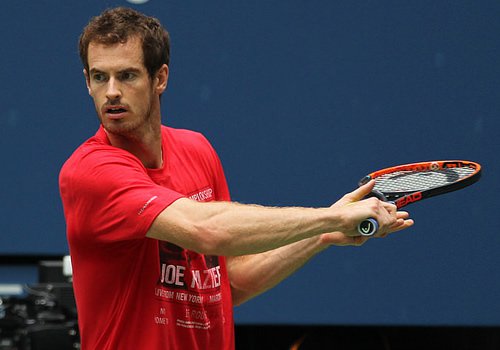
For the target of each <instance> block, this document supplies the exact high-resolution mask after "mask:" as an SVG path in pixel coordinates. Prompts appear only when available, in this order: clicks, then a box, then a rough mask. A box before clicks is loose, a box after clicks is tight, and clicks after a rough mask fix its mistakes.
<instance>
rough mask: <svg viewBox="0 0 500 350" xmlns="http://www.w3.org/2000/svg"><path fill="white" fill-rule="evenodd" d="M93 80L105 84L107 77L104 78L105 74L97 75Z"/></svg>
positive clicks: (93, 76)
mask: <svg viewBox="0 0 500 350" xmlns="http://www.w3.org/2000/svg"><path fill="white" fill-rule="evenodd" d="M92 79H93V80H94V81H97V82H103V81H105V80H106V77H105V76H104V74H100V73H96V74H94V75H92Z"/></svg>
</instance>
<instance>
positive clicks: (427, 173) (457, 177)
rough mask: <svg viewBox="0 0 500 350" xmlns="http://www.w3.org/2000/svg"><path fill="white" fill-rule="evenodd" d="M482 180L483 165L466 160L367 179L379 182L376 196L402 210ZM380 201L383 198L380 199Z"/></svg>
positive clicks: (415, 165) (418, 165) (406, 166)
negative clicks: (412, 204) (415, 203)
mask: <svg viewBox="0 0 500 350" xmlns="http://www.w3.org/2000/svg"><path fill="white" fill-rule="evenodd" d="M480 177H481V165H480V164H479V163H476V162H472V161H466V160H438V161H428V162H419V163H411V164H404V165H398V166H394V167H390V168H385V169H382V170H378V171H375V172H373V173H371V174H368V175H366V176H365V177H363V178H362V179H361V180H360V182H359V184H360V185H363V184H366V183H367V182H369V181H371V180H375V187H374V192H376V193H377V194H382V195H383V198H384V199H385V200H387V201H391V202H394V204H396V206H397V207H398V208H402V207H404V206H406V205H408V204H411V203H414V202H417V201H420V200H422V199H425V198H429V197H433V196H437V195H440V194H444V193H448V192H452V191H456V190H459V189H462V188H464V187H467V186H470V185H472V184H473V183H475V182H477V181H478V180H479V179H480ZM377 197H379V198H380V195H377Z"/></svg>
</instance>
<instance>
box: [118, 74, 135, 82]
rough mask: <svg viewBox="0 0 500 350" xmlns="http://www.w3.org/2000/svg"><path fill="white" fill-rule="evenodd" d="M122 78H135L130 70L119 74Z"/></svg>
mask: <svg viewBox="0 0 500 350" xmlns="http://www.w3.org/2000/svg"><path fill="white" fill-rule="evenodd" d="M121 78H122V80H133V79H134V78H135V74H134V73H131V72H124V73H122V76H121Z"/></svg>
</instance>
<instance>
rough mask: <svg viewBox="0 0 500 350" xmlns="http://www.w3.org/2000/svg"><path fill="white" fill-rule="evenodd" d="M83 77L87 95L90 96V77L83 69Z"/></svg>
mask: <svg viewBox="0 0 500 350" xmlns="http://www.w3.org/2000/svg"><path fill="white" fill-rule="evenodd" d="M83 75H84V76H85V84H87V90H88V91H89V95H92V91H91V90H90V77H89V73H88V72H87V70H86V69H85V68H84V69H83Z"/></svg>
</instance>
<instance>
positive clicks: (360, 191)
mask: <svg viewBox="0 0 500 350" xmlns="http://www.w3.org/2000/svg"><path fill="white" fill-rule="evenodd" d="M373 187H375V180H370V181H368V182H367V183H366V184H364V185H361V186H359V187H358V188H357V189H355V190H354V191H352V192H351V193H348V194H347V195H346V196H347V197H348V198H349V200H350V201H351V202H357V201H360V200H362V199H363V198H365V197H366V196H367V195H369V194H370V192H371V191H372V190H373Z"/></svg>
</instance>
